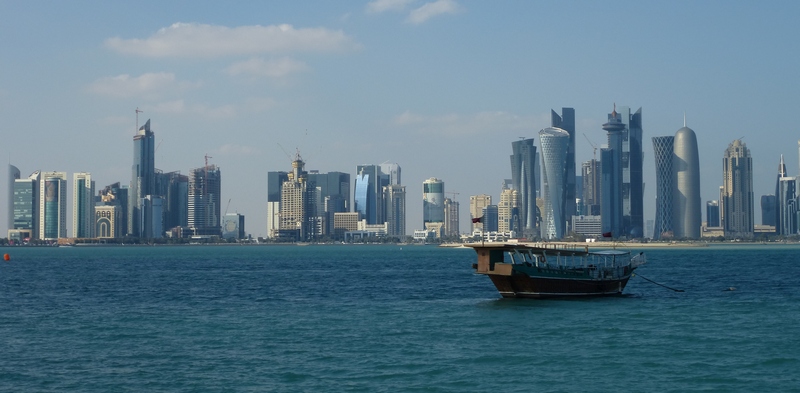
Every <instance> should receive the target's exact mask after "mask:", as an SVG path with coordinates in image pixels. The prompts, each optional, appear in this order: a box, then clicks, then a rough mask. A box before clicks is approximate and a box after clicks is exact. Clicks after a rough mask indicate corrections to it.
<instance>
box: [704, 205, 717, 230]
mask: <svg viewBox="0 0 800 393" xmlns="http://www.w3.org/2000/svg"><path fill="white" fill-rule="evenodd" d="M706 226H707V227H709V228H717V227H719V226H720V222H719V201H708V202H706Z"/></svg>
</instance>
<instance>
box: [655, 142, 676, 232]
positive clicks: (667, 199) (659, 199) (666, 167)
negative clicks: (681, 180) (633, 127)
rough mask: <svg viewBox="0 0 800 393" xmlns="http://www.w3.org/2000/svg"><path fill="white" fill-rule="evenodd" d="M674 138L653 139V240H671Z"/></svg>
mask: <svg viewBox="0 0 800 393" xmlns="http://www.w3.org/2000/svg"><path fill="white" fill-rule="evenodd" d="M674 142H675V137H674V136H654V137H653V157H654V158H655V160H656V219H655V226H654V227H653V239H655V240H659V239H662V238H671V237H672V236H673V232H672V196H673V193H674V192H675V190H674V189H675V185H674V183H673V181H674V173H673V170H672V163H673V158H672V156H673V154H674Z"/></svg>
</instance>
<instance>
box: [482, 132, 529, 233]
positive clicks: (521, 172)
mask: <svg viewBox="0 0 800 393" xmlns="http://www.w3.org/2000/svg"><path fill="white" fill-rule="evenodd" d="M511 151H512V154H511V182H512V184H513V185H514V189H515V190H517V192H518V193H519V218H520V220H519V221H520V224H521V225H522V227H521V228H519V229H518V230H519V231H521V233H522V235H523V237H526V238H529V239H533V238H536V237H538V236H539V233H538V230H537V229H538V223H539V219H540V218H541V217H539V215H538V214H537V212H538V211H539V210H538V209H537V208H536V198H537V194H538V192H539V191H540V185H539V180H538V179H539V156H538V154H537V152H536V146H534V140H533V139H532V138H531V139H522V140H519V141H515V142H511ZM490 204H491V203H490ZM484 206H485V205H484ZM481 208H483V206H481ZM470 213H473V212H472V210H471V208H470ZM473 218H476V217H473ZM473 230H474V227H473Z"/></svg>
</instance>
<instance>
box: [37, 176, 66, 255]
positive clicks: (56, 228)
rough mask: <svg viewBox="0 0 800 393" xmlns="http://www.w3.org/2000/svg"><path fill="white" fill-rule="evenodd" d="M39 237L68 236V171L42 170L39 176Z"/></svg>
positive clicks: (43, 238)
mask: <svg viewBox="0 0 800 393" xmlns="http://www.w3.org/2000/svg"><path fill="white" fill-rule="evenodd" d="M38 183H39V197H38V199H39V209H38V213H39V237H38V238H39V239H42V240H58V238H60V237H67V173H66V172H41V174H40V177H39V181H38Z"/></svg>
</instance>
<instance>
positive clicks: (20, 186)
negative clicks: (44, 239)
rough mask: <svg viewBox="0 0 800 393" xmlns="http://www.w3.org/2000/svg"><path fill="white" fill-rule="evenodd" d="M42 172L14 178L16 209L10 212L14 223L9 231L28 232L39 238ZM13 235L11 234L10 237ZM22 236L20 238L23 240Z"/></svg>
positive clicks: (31, 235) (14, 202)
mask: <svg viewBox="0 0 800 393" xmlns="http://www.w3.org/2000/svg"><path fill="white" fill-rule="evenodd" d="M40 180H41V173H40V172H39V171H36V172H33V173H32V174H31V175H30V176H28V178H26V179H16V180H14V190H13V193H14V196H13V204H14V209H13V210H12V211H10V212H9V215H10V216H12V219H13V220H14V221H13V225H12V226H11V227H10V228H9V232H11V231H12V230H13V231H18V232H17V233H23V232H24V233H27V234H28V236H29V237H30V238H33V239H38V238H39V182H40ZM11 237H12V236H11V235H9V238H11ZM21 239H22V237H21V238H20V239H19V240H21Z"/></svg>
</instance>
